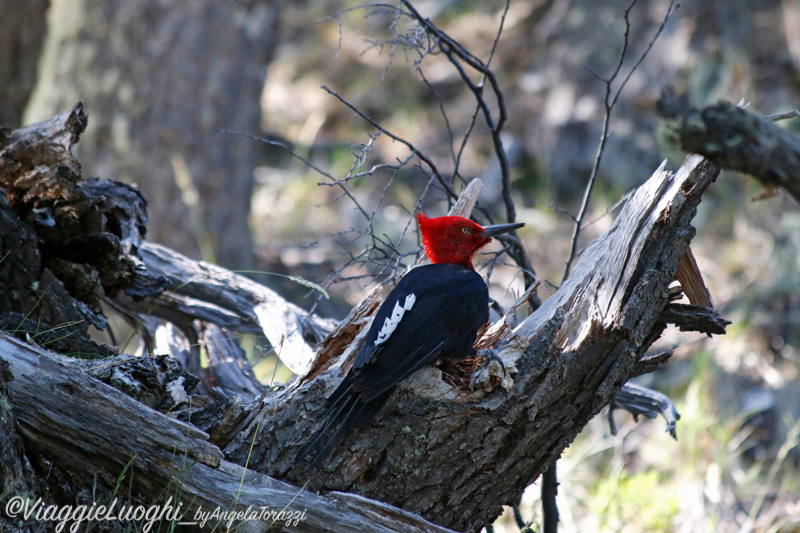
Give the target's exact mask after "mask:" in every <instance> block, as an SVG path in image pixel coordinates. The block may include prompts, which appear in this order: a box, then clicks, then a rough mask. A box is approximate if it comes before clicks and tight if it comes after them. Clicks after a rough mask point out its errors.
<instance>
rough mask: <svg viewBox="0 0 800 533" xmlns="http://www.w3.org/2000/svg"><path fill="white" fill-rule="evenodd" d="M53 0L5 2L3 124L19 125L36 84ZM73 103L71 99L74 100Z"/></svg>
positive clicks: (1, 28)
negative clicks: (47, 18) (48, 9)
mask: <svg viewBox="0 0 800 533" xmlns="http://www.w3.org/2000/svg"><path fill="white" fill-rule="evenodd" d="M49 5H50V1H49V0H26V1H25V2H15V1H11V2H3V3H2V13H3V16H1V17H0V102H2V103H3V105H0V126H2V127H6V128H17V127H19V126H20V125H22V114H23V111H24V110H25V105H26V104H27V103H28V98H30V96H31V92H32V91H33V87H34V85H35V84H36V74H37V71H38V66H39V55H40V53H41V51H42V46H43V45H44V39H45V32H46V30H47V23H46V18H45V14H46V13H47V7H48V6H49ZM70 103H71V102H70Z"/></svg>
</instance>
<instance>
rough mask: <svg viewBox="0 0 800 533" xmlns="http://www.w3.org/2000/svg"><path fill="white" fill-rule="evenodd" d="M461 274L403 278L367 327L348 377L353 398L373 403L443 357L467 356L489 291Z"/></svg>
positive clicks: (432, 270)
mask: <svg viewBox="0 0 800 533" xmlns="http://www.w3.org/2000/svg"><path fill="white" fill-rule="evenodd" d="M465 270H466V269H462V268H461V267H455V266H454V265H427V267H418V268H416V269H414V270H412V271H411V272H409V274H407V275H406V277H404V278H403V280H402V281H401V282H400V283H399V284H398V285H397V287H396V288H395V290H394V291H392V292H391V293H390V294H389V296H387V298H386V301H385V302H384V304H383V305H382V306H381V309H380V310H379V311H378V314H377V315H376V317H375V320H374V321H373V324H372V326H370V331H369V333H368V334H367V337H366V340H365V346H364V347H363V348H362V350H361V352H360V353H359V355H358V357H357V358H356V362H355V364H354V365H353V369H352V370H351V372H350V374H352V376H350V375H349V376H348V377H349V378H350V379H351V380H352V384H353V387H352V393H360V394H362V395H363V397H364V398H365V399H369V398H374V397H377V396H379V395H380V394H382V393H384V392H385V391H387V390H389V389H390V388H392V387H394V386H395V385H397V384H398V383H399V382H400V381H402V380H404V379H405V378H407V377H408V376H410V375H411V374H412V373H414V372H416V371H417V370H419V369H420V368H422V367H423V366H425V365H427V364H430V363H432V362H433V361H435V360H436V359H437V358H439V357H440V356H442V355H445V356H455V357H459V356H463V355H467V354H468V353H469V351H470V350H471V349H472V344H473V342H474V341H475V335H476V333H477V331H478V329H479V328H480V327H481V326H482V325H483V323H484V322H485V320H486V316H487V314H488V291H487V289H486V285H485V283H484V282H483V280H482V279H481V277H480V276H479V275H478V274H476V273H474V272H472V271H470V272H464V271H465ZM415 273H417V274H416V275H414V274H415ZM412 275H413V276H412ZM346 381H347V380H346Z"/></svg>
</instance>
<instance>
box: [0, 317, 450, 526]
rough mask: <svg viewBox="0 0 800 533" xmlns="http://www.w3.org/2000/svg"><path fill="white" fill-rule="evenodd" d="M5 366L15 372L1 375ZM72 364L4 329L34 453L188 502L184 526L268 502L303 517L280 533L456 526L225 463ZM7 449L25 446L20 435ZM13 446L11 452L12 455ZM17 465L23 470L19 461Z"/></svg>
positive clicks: (151, 495) (20, 485)
mask: <svg viewBox="0 0 800 533" xmlns="http://www.w3.org/2000/svg"><path fill="white" fill-rule="evenodd" d="M6 366H8V367H10V368H9V370H6V371H3V368H4V367H6ZM72 366H73V365H72V363H71V362H70V361H69V360H68V359H67V360H65V359H64V358H63V357H60V356H58V355H56V354H53V353H48V352H47V351H45V350H43V349H41V348H37V347H34V346H31V345H28V344H26V343H24V342H22V341H20V340H18V339H15V338H13V337H8V336H7V335H5V334H2V333H0V372H2V375H0V384H2V383H3V382H4V381H5V379H4V378H7V377H8V376H9V374H10V375H11V376H13V380H12V381H10V383H8V388H9V391H10V393H11V394H10V398H11V405H12V406H13V412H14V414H15V415H16V417H17V419H18V420H19V431H20V433H21V435H22V437H23V438H24V439H25V441H26V442H27V443H28V445H29V446H30V449H31V450H32V451H35V452H36V453H39V454H42V455H43V456H45V457H47V458H48V460H51V461H53V462H56V463H58V464H60V465H65V466H67V467H68V468H69V472H70V473H71V474H73V475H74V476H76V477H78V478H79V479H80V480H81V481H82V482H84V483H85V484H86V485H87V486H91V485H92V484H93V483H98V482H99V483H100V484H102V485H105V486H110V487H114V486H115V485H116V484H117V482H118V479H120V476H121V475H123V474H124V476H125V477H124V479H126V482H125V483H121V484H120V490H121V491H122V492H123V493H125V492H126V491H127V488H128V487H131V488H132V490H131V492H130V494H127V495H128V496H129V497H130V498H132V499H133V500H134V501H141V502H147V503H148V504H149V503H164V502H166V501H167V499H168V498H169V497H173V498H174V505H176V506H177V505H178V504H179V503H180V504H181V505H182V510H183V511H184V512H186V514H185V515H183V518H182V520H183V521H185V522H192V521H193V520H194V517H196V516H198V515H197V510H198V508H199V509H202V510H204V511H206V512H207V513H211V512H212V511H213V510H214V509H215V508H221V509H223V510H228V511H233V510H246V509H248V507H250V508H253V509H256V510H259V509H260V508H262V507H266V508H268V509H271V510H274V511H275V512H279V511H281V510H287V511H288V512H289V513H288V514H287V516H294V517H298V520H297V521H296V523H295V522H294V521H290V520H289V519H288V518H287V519H283V520H281V519H278V520H276V521H275V522H276V523H275V524H274V525H273V526H272V528H271V530H272V531H297V532H316V531H360V532H364V533H368V532H376V533H382V532H387V533H388V532H393V533H394V532H406V531H409V532H413V531H417V532H439V533H445V532H447V531H449V530H447V529H445V528H441V527H438V526H436V525H434V524H431V523H429V522H426V521H424V520H422V519H420V518H419V517H417V516H415V515H413V514H412V513H408V512H405V511H403V510H401V509H397V508H393V507H391V506H389V505H385V504H381V503H380V502H373V501H369V500H367V499H365V498H359V497H357V496H355V495H350V494H329V495H326V496H318V495H315V494H313V493H311V492H309V491H304V490H302V489H300V488H298V487H295V486H293V485H290V484H288V483H283V482H280V481H277V480H274V479H271V478H269V477H267V476H265V475H263V474H259V473H257V472H254V471H253V470H247V469H245V468H243V467H241V466H239V465H237V464H233V463H230V462H228V461H225V460H224V459H223V456H222V452H221V451H220V450H219V448H217V447H216V446H214V445H212V444H210V443H209V442H208V435H206V434H205V433H203V432H202V431H200V430H198V429H196V428H195V427H193V426H191V425H189V424H185V423H183V422H180V421H178V420H175V419H174V418H171V417H169V416H166V415H164V414H161V413H159V412H156V411H154V410H152V409H151V408H149V407H147V406H145V405H143V404H142V403H140V402H139V401H137V400H135V399H133V398H131V397H130V396H128V395H126V394H124V393H122V392H120V391H118V390H116V389H114V388H112V387H110V386H108V385H106V384H104V383H101V382H100V381H98V380H96V379H95V378H93V377H91V376H89V375H87V374H85V373H83V372H75V371H73V369H72ZM2 392H3V391H2V389H0V393H2ZM6 418H8V415H7V414H6V412H5V410H0V443H3V444H4V445H5V441H6V438H7V433H8V432H7V428H8V424H4V423H3V422H4V421H5V419H6ZM8 446H9V448H10V449H15V447H16V446H18V445H15V443H14V441H13V435H11V442H10V443H9V444H8ZM9 448H4V450H3V451H4V453H10V451H11V450H10V449H9ZM17 457H19V455H18V456H17ZM3 464H6V462H5V461H4V462H0V465H3ZM15 464H17V465H20V466H19V467H18V468H19V469H20V470H22V468H23V466H24V463H23V462H22V461H21V460H18V461H16V463H15ZM11 474H13V475H12V476H11V477H10V478H6V479H8V480H9V481H11V482H12V484H11V485H6V486H5V487H4V489H10V490H15V491H22V490H23V489H25V488H26V487H25V485H24V482H25V478H24V477H23V476H21V475H20V474H19V473H15V472H11ZM128 479H130V480H131V481H130V483H128V482H127V480H128ZM169 487H173V488H172V489H171V490H169V489H168V488H169ZM15 493H16V492H15ZM300 516H302V518H299V517H300ZM272 522H273V518H272V517H270V516H266V517H265V518H263V519H259V520H245V521H236V523H237V525H238V526H239V527H238V529H236V530H237V531H256V532H260V531H264V530H265V528H266V527H267V526H269V525H270V524H271V523H272ZM215 523H216V521H213V522H212V526H213V525H214V524H215ZM223 524H225V522H224V521H223Z"/></svg>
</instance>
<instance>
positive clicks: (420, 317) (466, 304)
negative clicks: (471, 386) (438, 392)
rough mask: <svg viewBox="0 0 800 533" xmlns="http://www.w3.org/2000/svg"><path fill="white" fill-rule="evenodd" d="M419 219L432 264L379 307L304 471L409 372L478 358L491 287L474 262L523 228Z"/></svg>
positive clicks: (332, 399)
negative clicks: (492, 244)
mask: <svg viewBox="0 0 800 533" xmlns="http://www.w3.org/2000/svg"><path fill="white" fill-rule="evenodd" d="M417 222H418V223H419V229H420V233H421V234H422V244H423V246H424V247H425V253H426V254H427V255H428V258H429V259H430V260H431V263H432V264H429V265H422V266H418V267H416V268H414V269H412V270H410V271H409V272H408V273H407V274H406V275H405V276H403V278H402V279H401V280H400V282H399V283H398V284H397V286H396V287H395V288H394V290H392V292H390V293H389V295H388V296H387V297H386V300H385V301H384V302H383V305H381V307H380V309H378V312H377V314H376V315H375V318H374V319H373V321H372V325H371V326H370V328H369V332H368V333H367V337H366V339H365V341H364V346H363V347H362V348H361V350H360V351H359V352H358V355H357V356H356V360H355V362H354V363H353V367H352V368H351V369H350V371H349V372H348V373H347V375H346V376H345V378H344V380H342V382H341V384H339V387H338V388H337V389H336V390H335V391H334V392H333V394H332V395H331V396H330V398H328V401H327V404H326V409H325V412H324V413H323V417H324V418H325V419H326V420H327V422H326V424H325V427H323V428H322V430H320V431H319V433H317V434H316V435H315V436H314V437H313V438H312V439H311V440H310V441H309V442H308V444H306V445H305V446H304V447H303V449H302V450H300V453H299V454H298V456H297V459H296V461H297V462H300V461H302V460H303V458H305V457H306V456H307V455H308V454H309V453H310V452H311V451H312V450H315V449H316V448H317V447H318V446H319V445H322V443H323V440H324V439H326V438H327V440H326V441H324V445H322V448H321V449H319V450H318V451H317V452H316V454H315V456H314V459H313V461H312V462H311V464H310V466H309V469H311V468H314V466H316V465H317V463H319V461H321V460H322V459H323V458H324V457H325V456H326V455H327V454H328V453H329V452H330V451H331V449H333V447H334V446H335V445H336V443H337V442H338V441H339V439H340V438H341V437H342V436H344V434H345V432H347V431H349V430H350V429H352V428H356V427H358V426H361V425H363V424H365V423H366V422H368V421H369V420H371V419H372V418H373V417H374V416H375V415H376V414H377V413H378V411H380V409H381V407H383V405H384V404H385V403H386V400H388V399H389V396H390V395H391V394H392V391H393V390H394V388H395V386H396V385H397V384H398V383H400V382H401V381H403V380H404V379H406V378H407V377H409V376H410V375H411V374H413V373H414V372H416V371H417V370H419V369H420V368H422V367H424V366H425V365H428V364H430V363H432V362H434V361H436V360H437V359H439V358H441V357H447V358H454V359H462V358H465V357H471V356H474V355H475V354H476V351H475V348H474V347H473V344H474V343H475V336H476V335H477V333H478V330H479V329H480V328H481V327H482V326H483V325H484V324H485V323H486V321H487V319H488V318H489V290H488V288H487V287H486V283H484V281H483V278H482V277H481V276H480V275H479V274H478V273H477V272H475V268H474V267H473V266H472V258H473V257H474V256H475V254H476V253H477V251H478V250H480V249H481V248H482V247H484V246H485V245H486V244H488V243H489V242H490V241H491V240H492V237H494V236H496V235H500V234H502V233H506V232H508V231H512V230H515V229H517V228H520V227H522V226H524V225H525V224H522V223H518V224H498V225H495V226H486V227H483V226H481V225H480V224H477V223H475V222H472V221H471V220H468V219H466V218H462V217H455V216H446V217H439V218H428V217H426V216H425V215H424V214H422V213H419V214H418V215H417ZM331 432H333V433H332V434H331ZM328 435H330V436H328Z"/></svg>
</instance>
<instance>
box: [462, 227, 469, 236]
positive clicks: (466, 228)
mask: <svg viewBox="0 0 800 533" xmlns="http://www.w3.org/2000/svg"><path fill="white" fill-rule="evenodd" d="M461 233H463V234H464V235H468V234H469V228H468V227H466V226H464V227H462V228H461Z"/></svg>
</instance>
